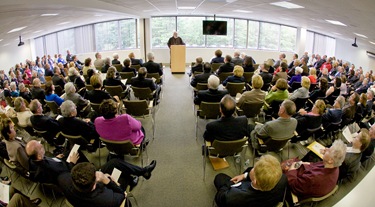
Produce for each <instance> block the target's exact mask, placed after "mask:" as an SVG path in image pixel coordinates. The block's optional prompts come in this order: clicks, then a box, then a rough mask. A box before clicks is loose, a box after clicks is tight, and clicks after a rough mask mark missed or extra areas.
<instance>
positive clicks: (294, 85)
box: [289, 82, 301, 93]
mask: <svg viewBox="0 0 375 207" xmlns="http://www.w3.org/2000/svg"><path fill="white" fill-rule="evenodd" d="M299 88H301V82H293V83H292V85H291V86H290V88H289V92H290V93H291V92H293V91H295V90H297V89H299Z"/></svg>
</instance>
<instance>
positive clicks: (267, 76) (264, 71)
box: [259, 63, 273, 86]
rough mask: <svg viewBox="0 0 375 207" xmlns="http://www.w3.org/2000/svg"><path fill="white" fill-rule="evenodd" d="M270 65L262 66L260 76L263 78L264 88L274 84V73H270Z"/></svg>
mask: <svg viewBox="0 0 375 207" xmlns="http://www.w3.org/2000/svg"><path fill="white" fill-rule="evenodd" d="M269 69H270V65H268V64H266V63H264V64H261V65H260V73H259V75H260V76H261V77H262V78H263V86H264V85H269V84H271V82H272V78H273V76H272V73H270V72H269Z"/></svg>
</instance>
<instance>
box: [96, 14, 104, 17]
mask: <svg viewBox="0 0 375 207" xmlns="http://www.w3.org/2000/svg"><path fill="white" fill-rule="evenodd" d="M94 16H96V17H102V16H103V14H95V15H94Z"/></svg>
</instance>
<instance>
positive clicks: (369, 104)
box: [365, 90, 374, 116]
mask: <svg viewBox="0 0 375 207" xmlns="http://www.w3.org/2000/svg"><path fill="white" fill-rule="evenodd" d="M366 95H367V104H366V114H365V116H371V114H372V108H373V106H374V102H373V99H374V91H373V90H367V93H366Z"/></svg>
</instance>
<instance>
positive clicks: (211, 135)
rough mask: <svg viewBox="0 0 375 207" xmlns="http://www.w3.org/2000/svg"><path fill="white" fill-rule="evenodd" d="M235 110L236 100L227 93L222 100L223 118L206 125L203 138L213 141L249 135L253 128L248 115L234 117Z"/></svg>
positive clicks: (221, 110) (235, 138)
mask: <svg viewBox="0 0 375 207" xmlns="http://www.w3.org/2000/svg"><path fill="white" fill-rule="evenodd" d="M210 78H211V77H210ZM235 111H236V101H235V100H234V99H233V98H232V97H231V96H230V95H225V96H224V97H223V98H222V99H221V101H220V112H221V118H220V119H218V120H216V121H212V122H209V123H208V124H207V125H206V131H205V132H204V134H203V138H204V139H205V140H206V141H210V142H213V141H214V140H221V141H233V140H238V139H242V138H244V137H249V136H250V132H251V130H252V128H251V126H249V125H248V124H247V118H246V116H238V117H234V116H233V114H234V112H235Z"/></svg>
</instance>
